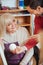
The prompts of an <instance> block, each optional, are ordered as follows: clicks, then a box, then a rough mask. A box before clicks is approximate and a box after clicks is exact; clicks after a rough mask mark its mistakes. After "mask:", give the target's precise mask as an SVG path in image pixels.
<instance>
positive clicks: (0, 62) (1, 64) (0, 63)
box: [0, 57, 3, 65]
mask: <svg viewBox="0 0 43 65" xmlns="http://www.w3.org/2000/svg"><path fill="white" fill-rule="evenodd" d="M0 65H3V62H2V59H1V57H0Z"/></svg>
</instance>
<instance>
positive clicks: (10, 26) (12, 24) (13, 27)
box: [6, 20, 17, 33]
mask: <svg viewBox="0 0 43 65" xmlns="http://www.w3.org/2000/svg"><path fill="white" fill-rule="evenodd" d="M16 29H17V22H16V21H15V20H12V22H9V23H8V24H7V25H6V32H7V33H14V32H15V31H16Z"/></svg>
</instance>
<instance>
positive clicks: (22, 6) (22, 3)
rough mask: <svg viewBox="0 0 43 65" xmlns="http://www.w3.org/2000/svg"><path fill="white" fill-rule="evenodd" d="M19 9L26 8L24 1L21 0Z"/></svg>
mask: <svg viewBox="0 0 43 65" xmlns="http://www.w3.org/2000/svg"><path fill="white" fill-rule="evenodd" d="M19 8H20V9H23V8H24V0H19Z"/></svg>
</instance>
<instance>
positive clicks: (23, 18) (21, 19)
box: [0, 9, 32, 35]
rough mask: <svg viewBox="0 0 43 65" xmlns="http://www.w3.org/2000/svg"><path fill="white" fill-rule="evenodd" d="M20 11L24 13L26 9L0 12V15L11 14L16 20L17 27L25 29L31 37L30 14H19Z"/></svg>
mask: <svg viewBox="0 0 43 65" xmlns="http://www.w3.org/2000/svg"><path fill="white" fill-rule="evenodd" d="M22 11H26V9H14V10H0V14H3V13H12V14H13V15H14V17H16V18H17V23H18V25H20V26H24V27H26V28H27V29H28V31H29V32H30V34H31V35H32V28H31V14H25V13H21V12H22Z"/></svg>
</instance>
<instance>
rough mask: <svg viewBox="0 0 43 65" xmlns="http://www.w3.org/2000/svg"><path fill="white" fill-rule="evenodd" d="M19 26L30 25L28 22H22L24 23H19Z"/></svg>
mask: <svg viewBox="0 0 43 65" xmlns="http://www.w3.org/2000/svg"><path fill="white" fill-rule="evenodd" d="M19 26H30V24H27V23H24V24H19Z"/></svg>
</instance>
